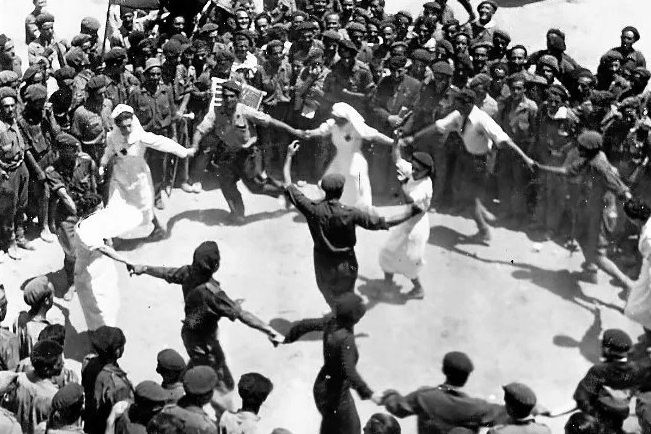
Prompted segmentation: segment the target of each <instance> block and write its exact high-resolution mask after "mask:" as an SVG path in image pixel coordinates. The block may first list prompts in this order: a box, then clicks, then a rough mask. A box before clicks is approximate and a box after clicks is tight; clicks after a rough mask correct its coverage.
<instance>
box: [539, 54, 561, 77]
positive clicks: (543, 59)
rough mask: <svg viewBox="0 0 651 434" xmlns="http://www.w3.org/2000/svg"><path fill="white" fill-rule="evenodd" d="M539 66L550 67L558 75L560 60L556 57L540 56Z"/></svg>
mask: <svg viewBox="0 0 651 434" xmlns="http://www.w3.org/2000/svg"><path fill="white" fill-rule="evenodd" d="M538 65H539V66H542V65H545V66H549V67H550V68H551V69H553V70H554V71H556V73H558V60H557V59H556V58H555V57H554V56H551V55H549V54H545V55H543V56H540V59H538Z"/></svg>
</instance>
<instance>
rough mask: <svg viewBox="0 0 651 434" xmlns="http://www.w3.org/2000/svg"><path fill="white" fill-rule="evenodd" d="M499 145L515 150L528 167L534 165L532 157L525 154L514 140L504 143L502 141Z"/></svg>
mask: <svg viewBox="0 0 651 434" xmlns="http://www.w3.org/2000/svg"><path fill="white" fill-rule="evenodd" d="M499 145H504V146H508V147H509V148H511V149H513V150H514V151H515V152H516V153H517V154H518V155H519V156H520V158H522V160H524V163H525V164H526V165H527V166H529V167H531V166H533V165H534V161H533V160H532V159H531V157H529V156H528V155H527V154H525V153H524V151H523V150H522V149H520V147H519V146H518V145H516V144H515V142H514V141H513V140H511V139H509V140H503V141H501V142H500V143H499Z"/></svg>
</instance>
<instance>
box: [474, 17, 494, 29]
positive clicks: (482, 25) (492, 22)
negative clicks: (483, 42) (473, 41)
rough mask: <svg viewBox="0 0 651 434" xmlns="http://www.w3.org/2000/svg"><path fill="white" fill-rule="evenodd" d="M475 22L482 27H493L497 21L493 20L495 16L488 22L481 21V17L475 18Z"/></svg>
mask: <svg viewBox="0 0 651 434" xmlns="http://www.w3.org/2000/svg"><path fill="white" fill-rule="evenodd" d="M473 24H474V25H476V26H477V27H480V28H482V29H492V28H493V27H495V21H493V18H491V20H490V21H489V22H487V23H486V24H482V23H480V22H479V19H477V20H475V21H474V22H473Z"/></svg>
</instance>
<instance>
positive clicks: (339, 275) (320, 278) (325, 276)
mask: <svg viewBox="0 0 651 434" xmlns="http://www.w3.org/2000/svg"><path fill="white" fill-rule="evenodd" d="M357 272H358V265H357V258H356V257H355V253H354V252H352V253H351V254H346V255H333V254H328V253H322V252H319V251H317V250H314V274H315V275H316V285H317V286H318V288H319V291H321V294H323V298H325V301H326V303H328V305H329V306H330V307H331V308H332V307H334V303H335V300H336V299H337V297H339V296H340V295H342V294H345V293H347V292H353V291H354V290H355V283H356V282H357Z"/></svg>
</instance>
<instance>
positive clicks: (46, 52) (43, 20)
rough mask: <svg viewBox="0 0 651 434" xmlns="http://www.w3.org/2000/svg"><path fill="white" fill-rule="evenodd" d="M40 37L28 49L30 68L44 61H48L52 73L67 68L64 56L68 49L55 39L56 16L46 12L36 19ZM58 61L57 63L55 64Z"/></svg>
mask: <svg viewBox="0 0 651 434" xmlns="http://www.w3.org/2000/svg"><path fill="white" fill-rule="evenodd" d="M36 25H37V26H38V30H39V35H38V38H36V39H35V40H34V41H32V42H30V44H29V46H28V47H27V60H28V62H29V66H32V65H35V64H37V63H39V62H41V61H43V60H46V61H47V67H48V68H50V69H51V70H52V71H54V70H56V69H59V67H62V66H65V61H64V59H63V56H64V55H65V53H66V51H67V48H68V47H66V44H65V43H64V42H59V41H56V40H55V39H54V16H53V15H52V14H50V13H47V12H44V13H41V14H40V15H39V16H38V17H36ZM55 61H56V62H55Z"/></svg>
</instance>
